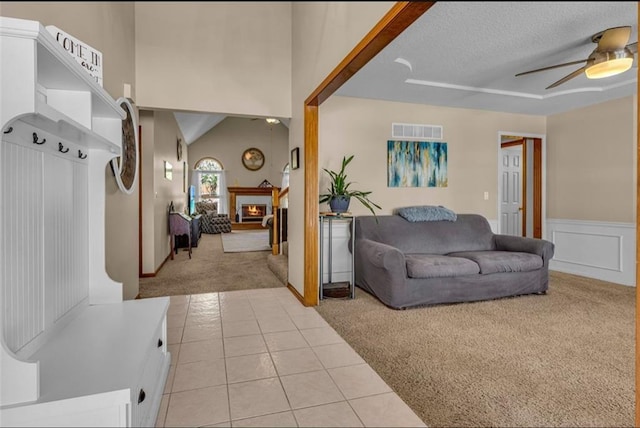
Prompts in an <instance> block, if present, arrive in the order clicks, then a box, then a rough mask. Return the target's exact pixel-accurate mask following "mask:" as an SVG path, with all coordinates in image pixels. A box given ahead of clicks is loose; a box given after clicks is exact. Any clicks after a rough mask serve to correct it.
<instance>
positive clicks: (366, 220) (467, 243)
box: [356, 214, 495, 254]
mask: <svg viewBox="0 0 640 428" xmlns="http://www.w3.org/2000/svg"><path fill="white" fill-rule="evenodd" d="M377 219H378V222H376V217H374V216H372V215H369V216H358V217H356V239H371V240H372V241H377V242H381V243H383V244H387V245H391V246H393V247H396V248H398V249H399V250H400V251H402V252H403V253H405V254H448V253H453V252H456V251H486V250H494V249H495V245H494V240H493V232H492V231H491V227H490V226H489V222H488V221H487V219H486V218H484V217H483V216H481V215H478V214H458V215H457V219H456V221H420V222H409V221H407V220H405V219H404V218H402V217H400V216H399V215H379V216H377Z"/></svg>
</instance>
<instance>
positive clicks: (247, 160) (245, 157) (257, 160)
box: [242, 147, 264, 171]
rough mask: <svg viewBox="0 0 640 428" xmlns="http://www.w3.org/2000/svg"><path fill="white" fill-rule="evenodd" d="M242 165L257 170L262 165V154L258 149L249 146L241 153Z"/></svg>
mask: <svg viewBox="0 0 640 428" xmlns="http://www.w3.org/2000/svg"><path fill="white" fill-rule="evenodd" d="M242 165H244V167H245V168H247V169H248V170H251V171H257V170H259V169H260V168H262V166H263V165H264V154H263V153H262V151H260V149H256V148H255V147H251V148H250V149H247V150H245V151H244V153H242Z"/></svg>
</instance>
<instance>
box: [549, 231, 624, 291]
mask: <svg viewBox="0 0 640 428" xmlns="http://www.w3.org/2000/svg"><path fill="white" fill-rule="evenodd" d="M546 236H547V238H546V239H547V240H549V241H551V242H553V243H554V244H555V253H554V256H553V259H552V260H551V262H550V264H549V268H550V269H551V270H556V271H559V272H566V273H571V274H575V275H582V276H586V277H589V278H596V279H601V280H603V281H609V282H614V283H617V284H622V285H628V286H635V285H636V260H635V255H636V252H635V251H636V227H635V224H634V223H613V222H599V221H586V220H565V219H547V231H546Z"/></svg>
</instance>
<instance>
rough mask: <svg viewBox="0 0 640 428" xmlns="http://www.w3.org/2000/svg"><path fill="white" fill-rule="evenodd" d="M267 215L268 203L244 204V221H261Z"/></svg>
mask: <svg viewBox="0 0 640 428" xmlns="http://www.w3.org/2000/svg"><path fill="white" fill-rule="evenodd" d="M265 215H267V205H266V204H242V222H243V223H245V222H260V221H262V218H263V217H264V216H265Z"/></svg>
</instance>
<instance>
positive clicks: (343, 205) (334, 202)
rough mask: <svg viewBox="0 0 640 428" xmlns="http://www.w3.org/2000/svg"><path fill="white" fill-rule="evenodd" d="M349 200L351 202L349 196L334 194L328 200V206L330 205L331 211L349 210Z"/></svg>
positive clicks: (341, 211) (342, 211)
mask: <svg viewBox="0 0 640 428" xmlns="http://www.w3.org/2000/svg"><path fill="white" fill-rule="evenodd" d="M349 202H351V196H342V195H339V196H334V197H333V198H331V200H330V201H329V207H331V212H334V213H344V212H347V211H348V210H349Z"/></svg>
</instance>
